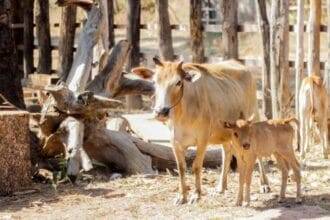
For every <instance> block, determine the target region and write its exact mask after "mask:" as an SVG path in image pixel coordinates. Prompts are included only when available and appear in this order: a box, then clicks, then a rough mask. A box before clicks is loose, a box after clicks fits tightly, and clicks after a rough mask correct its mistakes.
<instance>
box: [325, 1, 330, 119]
mask: <svg viewBox="0 0 330 220" xmlns="http://www.w3.org/2000/svg"><path fill="white" fill-rule="evenodd" d="M327 13H328V19H327V26H328V30H327V35H328V39H327V40H328V42H327V43H328V54H327V55H328V57H327V63H326V70H325V71H324V79H325V82H326V88H327V91H328V94H329V92H330V28H329V27H330V0H327ZM328 115H329V113H328Z"/></svg>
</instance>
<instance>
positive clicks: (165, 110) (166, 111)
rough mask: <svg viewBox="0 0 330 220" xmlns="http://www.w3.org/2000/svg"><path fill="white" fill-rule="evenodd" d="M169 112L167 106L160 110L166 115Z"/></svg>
mask: <svg viewBox="0 0 330 220" xmlns="http://www.w3.org/2000/svg"><path fill="white" fill-rule="evenodd" d="M169 113H170V109H169V108H163V109H162V111H161V114H162V115H164V116H168V115H169Z"/></svg>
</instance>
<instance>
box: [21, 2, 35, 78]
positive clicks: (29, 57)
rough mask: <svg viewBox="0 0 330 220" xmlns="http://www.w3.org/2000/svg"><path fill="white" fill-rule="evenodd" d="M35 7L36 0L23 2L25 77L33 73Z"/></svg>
mask: <svg viewBox="0 0 330 220" xmlns="http://www.w3.org/2000/svg"><path fill="white" fill-rule="evenodd" d="M33 6H34V0H25V1H23V10H24V54H23V56H24V62H23V65H24V77H25V78H26V77H27V76H28V74H31V73H33V71H34V65H33V41H34V35H33Z"/></svg>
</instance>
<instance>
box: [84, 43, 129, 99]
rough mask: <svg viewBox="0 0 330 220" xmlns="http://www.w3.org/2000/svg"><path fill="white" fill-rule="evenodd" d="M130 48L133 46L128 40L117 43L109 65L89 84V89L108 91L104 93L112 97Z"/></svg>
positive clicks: (108, 62) (95, 91)
mask: <svg viewBox="0 0 330 220" xmlns="http://www.w3.org/2000/svg"><path fill="white" fill-rule="evenodd" d="M130 49H131V47H130V45H129V43H128V41H127V40H121V41H120V42H119V43H117V44H116V46H115V47H114V48H113V50H112V52H111V55H110V56H109V58H108V61H107V65H106V66H105V67H104V69H103V70H102V71H101V72H100V74H98V75H97V76H96V77H95V78H94V80H93V81H91V82H90V83H89V84H88V85H87V90H89V91H92V92H94V93H95V94H102V93H106V94H103V95H106V96H107V97H111V92H115V91H116V90H117V88H118V84H119V80H120V77H121V74H122V69H123V66H124V63H125V62H126V60H127V56H128V53H129V51H130Z"/></svg>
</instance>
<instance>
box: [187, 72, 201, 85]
mask: <svg viewBox="0 0 330 220" xmlns="http://www.w3.org/2000/svg"><path fill="white" fill-rule="evenodd" d="M201 76H202V74H201V73H200V72H198V71H196V70H188V71H185V72H184V74H183V79H184V80H186V81H188V82H196V81H197V80H199V78H200V77H201Z"/></svg>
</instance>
